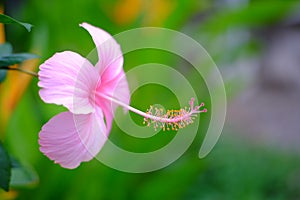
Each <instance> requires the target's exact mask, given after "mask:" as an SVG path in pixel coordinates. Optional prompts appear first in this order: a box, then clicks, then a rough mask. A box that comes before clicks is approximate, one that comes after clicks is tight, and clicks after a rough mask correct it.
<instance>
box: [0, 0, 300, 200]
mask: <svg viewBox="0 0 300 200" xmlns="http://www.w3.org/2000/svg"><path fill="white" fill-rule="evenodd" d="M220 2H223V1H206V0H204V1H198V0H188V1H186V0H178V1H171V0H151V1H146V0H124V1H122V0H113V1H105V0H99V1H98V0H88V1H81V0H73V1H60V0H53V1H40V0H27V1H14V2H12V1H7V2H6V8H7V9H6V11H7V12H8V13H9V14H10V15H11V16H15V17H16V18H18V19H22V21H28V22H30V23H32V24H33V25H34V29H33V30H32V34H30V35H28V34H27V33H26V31H25V30H23V28H22V27H11V26H10V27H7V29H6V30H7V31H6V33H7V40H8V41H11V42H12V44H13V46H14V47H16V51H28V50H34V51H36V52H38V54H39V55H41V59H42V61H43V60H44V59H46V58H48V57H50V56H51V55H52V54H53V53H54V52H57V51H64V50H72V51H75V52H79V53H80V54H82V55H87V54H88V53H89V52H90V51H91V50H92V49H93V48H94V44H93V42H92V40H91V38H89V37H88V34H87V33H86V32H85V31H84V30H83V29H82V28H79V27H78V24H79V23H81V22H88V23H91V24H93V25H95V26H98V27H101V28H103V29H105V30H107V31H108V32H110V33H111V34H112V35H113V34H116V33H119V32H122V31H124V30H127V29H131V28H136V27H143V26H159V27H167V28H171V29H174V30H178V31H182V32H184V33H187V34H188V35H191V36H193V37H194V38H195V39H197V40H198V41H199V42H200V43H201V44H204V46H205V47H206V48H207V49H208V51H209V53H211V54H212V55H213V57H214V59H215V61H216V62H217V63H220V62H223V61H224V60H225V61H227V62H230V61H232V60H233V59H237V58H238V57H239V56H240V52H241V51H243V50H245V48H248V47H249V48H250V49H252V51H255V52H257V47H256V44H257V42H258V40H252V39H250V40H247V41H246V42H244V43H243V41H242V42H239V43H238V44H237V45H236V46H233V47H232V46H230V45H229V44H227V43H226V41H227V40H224V41H223V39H224V35H227V34H228V32H229V30H231V31H232V30H240V29H251V30H252V29H255V28H262V27H264V28H265V27H267V26H269V25H270V23H272V24H275V23H278V21H280V20H281V19H282V17H283V16H286V15H287V14H288V13H289V12H291V10H292V9H293V8H294V7H295V1H264V2H261V1H241V2H246V3H244V4H239V5H235V4H231V3H227V4H225V3H224V5H223V4H221V3H220ZM224 2H225V1H224ZM228 2H230V1H228ZM233 37H234V35H233ZM220 38H221V39H220ZM234 39H237V38H234ZM220 40H221V43H217V44H218V45H215V44H216V41H218V42H220ZM222 44H224V45H222ZM121 45H122V44H121ZM214 46H216V47H214ZM224 52H225V53H224ZM246 54H247V55H248V54H249V51H246ZM228 57H230V58H228ZM147 62H158V63H163V64H166V65H169V66H174V68H176V70H179V71H180V72H181V73H182V74H183V75H184V76H185V77H187V79H188V80H189V81H190V83H191V84H192V85H193V86H194V89H196V91H197V95H198V98H199V99H201V100H204V101H205V102H208V106H209V94H208V91H207V88H206V87H205V84H204V82H203V79H202V78H201V76H200V75H199V74H197V73H195V71H194V70H193V69H192V68H191V67H189V66H188V64H187V63H185V61H184V60H178V58H177V59H176V58H174V55H170V54H168V53H162V52H161V51H157V50H142V51H136V52H131V53H129V54H126V55H125V65H124V69H125V71H128V70H130V69H131V68H133V67H134V66H137V65H139V64H143V63H147ZM0 76H1V74H0ZM166 78H170V79H172V77H166ZM129 81H130V80H129ZM1 90H2V88H1ZM1 92H2V91H1ZM132 99H133V101H132V104H133V105H134V106H136V107H139V108H143V109H146V108H147V107H148V105H150V104H154V103H157V102H161V103H163V104H164V105H165V106H166V107H168V108H172V107H176V106H178V102H176V99H175V100H174V95H173V94H172V93H171V92H170V91H169V90H168V89H167V88H164V87H159V86H156V85H147V86H145V87H142V88H140V89H138V90H137V91H136V92H135V93H134V94H133V97H132ZM63 110H65V109H64V108H62V107H59V106H56V105H49V104H45V103H44V102H42V101H41V99H40V98H39V96H38V87H37V80H36V79H33V80H32V82H31V83H30V85H29V87H28V88H27V90H26V91H25V93H24V95H23V96H22V98H21V99H20V100H18V104H17V106H16V109H15V110H14V112H13V115H12V116H11V117H10V119H9V125H8V128H7V129H6V132H5V144H6V145H7V146H8V149H9V151H10V153H12V154H13V155H14V156H15V157H16V158H18V159H19V160H20V162H21V163H29V164H30V165H32V166H33V168H34V169H35V170H36V171H37V173H38V174H39V177H40V181H39V182H40V183H39V185H37V186H36V187H34V188H31V189H28V188H22V187H16V186H15V187H13V191H17V192H18V195H14V196H16V198H17V199H32V200H34V199H44V200H47V199H66V200H68V199H70V200H71V199H72V200H74V199H297V198H300V194H299V191H300V188H299V186H298V183H299V177H300V176H299V171H298V169H297V167H299V162H300V159H299V158H297V157H296V156H294V155H292V154H288V153H286V154H284V153H280V152H279V151H277V150H274V149H273V150H269V149H268V148H267V147H265V148H263V147H257V146H255V145H251V144H249V145H247V144H245V143H246V142H245V141H242V140H233V139H229V138H228V137H227V135H226V133H224V134H223V136H222V137H221V140H220V141H219V143H218V145H217V147H216V148H215V149H214V150H213V152H212V153H211V154H209V155H208V157H207V158H205V159H202V160H199V159H198V155H197V153H198V150H199V147H200V145H201V141H202V139H203V137H204V136H203V133H204V132H205V130H206V129H207V126H208V123H209V115H204V116H203V117H201V126H200V128H199V132H198V134H197V137H196V138H195V140H194V142H193V144H192V145H191V147H190V148H189V149H188V151H187V152H186V153H185V154H184V155H183V156H182V157H181V158H180V159H178V160H177V161H176V162H174V163H173V164H171V165H170V166H168V167H166V168H164V169H162V170H159V171H155V172H150V173H144V174H129V173H124V172H119V171H116V170H114V169H111V168H109V167H106V166H105V165H103V164H101V163H99V162H98V161H96V160H94V161H92V162H89V163H83V164H82V165H81V166H80V167H79V168H77V169H75V170H66V169H63V168H61V167H60V166H58V165H55V164H53V162H52V161H50V160H49V159H48V158H46V157H45V156H43V155H42V154H41V153H40V152H39V150H38V149H39V147H38V143H37V141H38V132H39V131H40V129H41V127H42V125H43V124H44V123H46V122H47V121H48V120H49V119H50V118H51V117H52V116H54V115H55V114H57V113H59V112H61V111H63ZM134 118H135V120H136V122H137V123H138V122H139V121H141V119H140V118H139V117H138V116H134ZM172 134H175V133H160V134H157V135H155V136H154V137H153V138H151V142H149V141H143V140H138V139H133V138H132V137H128V135H126V134H125V133H123V132H122V131H121V130H119V129H118V127H117V126H114V127H113V130H112V132H111V136H110V137H111V138H112V140H113V141H114V142H115V143H117V144H118V145H121V146H122V147H124V148H128V149H130V150H133V151H136V152H139V151H141V152H144V151H149V150H154V149H157V148H159V147H161V146H163V145H165V144H166V143H168V142H169V141H170V140H171V139H172V137H173V136H172ZM224 138H225V139H224ZM3 197H4V195H3ZM0 198H1V194H0Z"/></svg>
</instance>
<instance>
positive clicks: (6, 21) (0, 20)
mask: <svg viewBox="0 0 300 200" xmlns="http://www.w3.org/2000/svg"><path fill="white" fill-rule="evenodd" d="M0 23H3V24H19V25H21V26H23V27H24V28H26V29H27V31H28V32H30V31H31V28H32V25H31V24H28V23H24V22H20V21H18V20H16V19H14V18H11V17H9V16H7V15H3V14H0Z"/></svg>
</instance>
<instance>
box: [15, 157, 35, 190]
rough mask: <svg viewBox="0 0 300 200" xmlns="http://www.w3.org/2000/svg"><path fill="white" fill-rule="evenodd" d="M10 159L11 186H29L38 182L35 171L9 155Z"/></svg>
mask: <svg viewBox="0 0 300 200" xmlns="http://www.w3.org/2000/svg"><path fill="white" fill-rule="evenodd" d="M10 160H11V166H12V171H11V183H10V185H11V186H13V187H24V186H31V185H35V184H37V183H38V180H39V178H38V176H37V173H36V172H35V171H34V170H33V169H32V168H31V167H29V166H24V165H22V164H21V163H20V162H19V161H17V160H16V159H15V158H13V157H10Z"/></svg>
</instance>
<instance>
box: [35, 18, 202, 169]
mask: <svg viewBox="0 0 300 200" xmlns="http://www.w3.org/2000/svg"><path fill="white" fill-rule="evenodd" d="M80 26H81V27H83V28H85V29H86V30H87V31H88V32H89V33H90V35H91V36H92V39H93V41H94V43H95V45H96V48H97V52H98V58H99V60H98V62H97V64H96V65H95V66H93V65H92V64H91V63H90V62H89V61H88V60H87V59H86V58H84V57H82V56H81V55H79V54H77V53H75V52H72V51H64V52H61V53H56V54H54V55H53V56H52V57H51V58H49V59H48V60H46V61H45V62H44V63H43V64H41V66H40V71H39V73H38V77H39V82H38V86H39V87H41V89H40V92H39V94H40V96H41V98H42V100H43V101H45V102H46V103H54V104H58V105H63V106H65V107H66V108H67V109H68V110H69V111H67V112H63V113H60V114H58V115H56V116H54V117H53V118H52V119H50V120H49V121H48V122H47V123H46V124H45V125H44V126H43V127H42V130H41V131H40V133H39V144H40V151H41V152H42V153H44V154H45V155H46V156H47V157H49V158H50V159H51V160H54V162H55V163H58V164H60V165H61V166H62V167H65V168H70V169H72V168H76V167H78V166H79V165H80V163H81V162H86V161H89V160H91V159H92V158H93V157H95V156H96V155H97V154H98V152H99V151H100V150H101V148H102V147H103V145H104V143H105V141H106V140H107V138H108V135H109V132H110V130H111V126H112V122H113V116H114V111H115V109H116V107H117V106H118V105H119V106H122V107H124V108H125V111H126V110H130V111H132V112H135V113H137V114H139V115H141V116H143V117H144V123H145V124H147V126H150V125H153V127H154V128H155V129H157V128H162V129H163V130H165V129H167V130H169V129H170V128H171V129H173V130H177V129H178V128H183V127H185V126H186V125H188V124H190V123H192V122H193V120H194V118H195V117H196V114H198V113H201V112H206V109H203V110H200V108H201V107H202V106H204V104H203V103H202V104H200V106H194V99H192V100H191V101H190V108H188V109H180V110H171V111H167V112H166V113H165V114H164V113H162V111H161V110H159V109H156V108H153V107H150V109H149V110H148V111H147V112H146V113H144V112H142V111H140V110H137V109H135V108H133V107H131V106H129V102H130V92H129V88H128V83H127V80H126V77H125V73H124V71H123V56H122V52H121V49H120V46H119V45H118V43H117V42H116V41H115V40H114V39H113V38H112V37H111V35H109V34H108V33H107V32H105V31H103V30H101V29H99V28H97V27H94V26H92V25H89V24H87V23H82V24H80Z"/></svg>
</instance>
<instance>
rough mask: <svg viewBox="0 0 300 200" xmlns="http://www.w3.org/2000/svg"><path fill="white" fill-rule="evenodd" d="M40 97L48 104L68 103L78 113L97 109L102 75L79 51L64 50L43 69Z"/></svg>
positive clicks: (46, 62)
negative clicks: (96, 91)
mask: <svg viewBox="0 0 300 200" xmlns="http://www.w3.org/2000/svg"><path fill="white" fill-rule="evenodd" d="M38 75H39V82H38V86H39V87H41V89H40V92H39V94H40V96H41V98H42V99H43V101H45V102H46V103H55V104H58V105H64V106H65V107H67V108H68V109H69V110H70V111H71V112H73V113H75V114H87V113H90V112H94V93H93V91H94V90H95V87H96V86H97V84H98V81H100V79H99V75H98V73H97V69H96V68H95V67H93V65H92V64H91V63H90V62H89V61H88V60H86V59H85V58H83V57H82V56H80V55H79V54H77V53H74V52H71V51H64V52H61V53H56V54H54V55H53V56H52V57H51V58H49V59H48V60H46V61H45V62H44V63H43V64H42V65H41V66H40V71H39V74H38Z"/></svg>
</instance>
